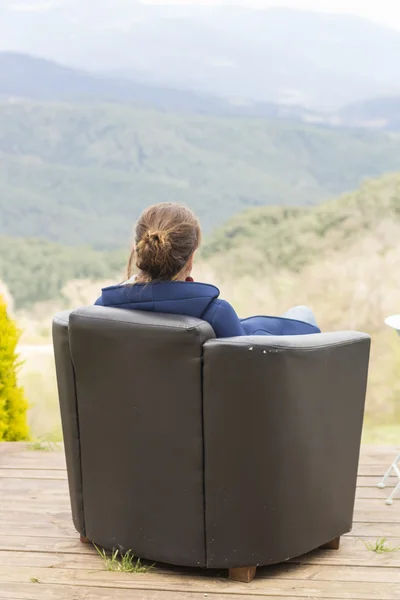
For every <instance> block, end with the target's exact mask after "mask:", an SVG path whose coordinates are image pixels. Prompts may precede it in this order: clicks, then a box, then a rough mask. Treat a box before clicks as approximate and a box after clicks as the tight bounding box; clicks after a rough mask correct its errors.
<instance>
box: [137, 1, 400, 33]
mask: <svg viewBox="0 0 400 600" xmlns="http://www.w3.org/2000/svg"><path fill="white" fill-rule="evenodd" d="M142 1H144V2H147V3H148V4H241V5H243V6H255V7H260V8H269V7H271V6H280V7H283V6H289V7H291V8H301V9H306V10H307V9H308V10H319V11H327V12H341V13H350V14H356V15H359V16H362V17H366V18H368V19H371V20H373V21H377V22H379V23H383V24H385V25H389V26H393V27H396V28H398V29H400V0H142Z"/></svg>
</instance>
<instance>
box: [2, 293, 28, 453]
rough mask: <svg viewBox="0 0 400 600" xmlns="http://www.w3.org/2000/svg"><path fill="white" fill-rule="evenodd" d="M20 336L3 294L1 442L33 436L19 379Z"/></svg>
mask: <svg viewBox="0 0 400 600" xmlns="http://www.w3.org/2000/svg"><path fill="white" fill-rule="evenodd" d="M18 340H19V331H18V329H17V326H16V324H15V323H14V321H13V320H12V319H11V318H10V317H9V316H8V314H7V307H6V303H5V301H4V300H3V298H2V297H1V296H0V442H16V441H18V440H26V439H28V437H29V430H28V424H27V420H26V411H27V408H28V403H27V401H26V399H25V396H24V391H23V389H22V388H21V387H19V386H18V382H17V369H18V356H17V353H16V348H17V343H18Z"/></svg>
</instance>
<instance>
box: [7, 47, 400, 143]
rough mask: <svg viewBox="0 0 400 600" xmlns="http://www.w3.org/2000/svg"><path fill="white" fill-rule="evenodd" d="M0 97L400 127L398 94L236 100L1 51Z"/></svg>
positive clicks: (341, 125) (347, 126)
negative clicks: (290, 101)
mask: <svg viewBox="0 0 400 600" xmlns="http://www.w3.org/2000/svg"><path fill="white" fill-rule="evenodd" d="M0 97H2V98H3V99H8V100H13V101H16V100H17V99H18V98H26V99H31V100H40V101H48V102H70V103H73V104H85V103H86V104H102V103H118V104H128V105H134V106H136V107H140V108H154V109H156V110H162V111H168V112H176V113H179V114H203V115H210V116H220V117H249V118H250V117H252V118H268V119H287V120H293V121H302V122H305V123H311V124H316V125H318V124H320V125H323V126H327V127H345V128H359V127H360V128H369V129H383V130H395V131H397V130H399V129H400V95H399V96H393V97H386V98H385V97H383V98H375V99H371V100H365V101H363V102H358V103H354V104H351V105H349V106H347V107H345V108H343V109H341V110H338V111H332V112H318V111H315V110H308V109H306V108H303V107H301V106H287V105H282V104H281V105H279V104H276V103H272V102H268V103H267V102H264V103H256V102H247V103H243V102H242V103H235V102H231V101H229V100H226V99H224V98H220V97H217V96H211V95H207V94H201V93H197V92H192V91H190V90H184V89H179V88H174V87H167V86H161V85H155V84H150V83H145V82H137V81H133V80H130V79H123V78H122V77H119V78H117V77H112V76H110V75H108V76H105V75H99V74H93V73H89V72H86V71H82V70H77V69H72V68H69V67H65V66H61V65H58V64H57V63H55V62H53V61H49V60H46V59H42V58H36V57H32V56H28V55H24V54H18V53H12V52H0Z"/></svg>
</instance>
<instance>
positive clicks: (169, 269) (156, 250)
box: [128, 203, 201, 283]
mask: <svg viewBox="0 0 400 600" xmlns="http://www.w3.org/2000/svg"><path fill="white" fill-rule="evenodd" d="M200 240H201V232H200V225H199V222H198V221H197V219H196V217H195V216H194V214H193V213H192V211H191V210H189V209H188V208H186V206H183V205H181V204H170V203H162V204H155V205H154V206H150V208H147V209H146V210H145V211H144V212H143V213H142V215H141V216H140V218H139V221H138V222H137V225H136V236H135V244H134V248H133V250H132V253H131V256H130V258H129V264H128V278H130V277H132V275H133V271H134V265H135V263H136V267H137V268H138V269H139V275H138V277H137V280H136V281H137V283H149V282H151V281H171V280H177V279H184V278H185V277H187V276H188V275H190V271H191V268H192V260H193V254H194V252H195V251H196V250H197V248H198V247H199V245H200Z"/></svg>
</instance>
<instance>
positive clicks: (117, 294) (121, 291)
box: [101, 281, 220, 319]
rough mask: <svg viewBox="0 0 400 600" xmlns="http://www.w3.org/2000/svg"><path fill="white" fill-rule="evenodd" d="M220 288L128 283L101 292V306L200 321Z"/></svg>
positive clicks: (177, 282)
mask: <svg viewBox="0 0 400 600" xmlns="http://www.w3.org/2000/svg"><path fill="white" fill-rule="evenodd" d="M219 293H220V292H219V289H218V288H216V287H214V286H213V285H209V284H206V283H196V282H187V281H167V282H162V283H148V284H145V285H141V284H136V285H131V284H129V283H127V284H122V285H113V286H111V287H106V288H104V289H103V290H102V296H101V299H102V303H103V305H104V306H110V307H114V308H128V309H134V310H145V311H152V312H166V313H172V314H177V315H185V314H187V315H190V316H192V317H196V318H197V319H201V318H202V316H203V314H204V313H205V311H206V310H207V308H208V306H209V304H210V303H211V302H212V301H213V300H215V299H216V298H218V296H219Z"/></svg>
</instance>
